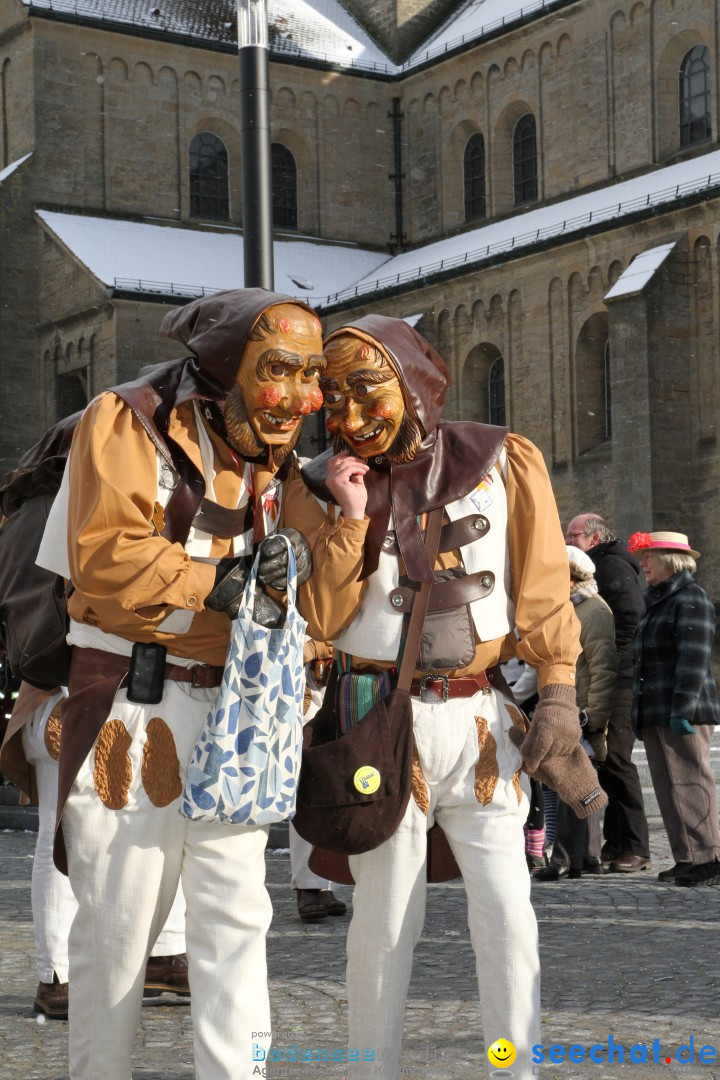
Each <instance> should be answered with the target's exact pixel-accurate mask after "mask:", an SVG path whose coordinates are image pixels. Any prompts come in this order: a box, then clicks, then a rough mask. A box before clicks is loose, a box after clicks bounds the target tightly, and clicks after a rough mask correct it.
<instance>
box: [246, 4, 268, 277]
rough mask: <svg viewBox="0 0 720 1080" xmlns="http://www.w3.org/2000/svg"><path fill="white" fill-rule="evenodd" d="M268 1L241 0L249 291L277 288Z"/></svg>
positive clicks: (247, 274)
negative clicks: (274, 249) (275, 273)
mask: <svg viewBox="0 0 720 1080" xmlns="http://www.w3.org/2000/svg"><path fill="white" fill-rule="evenodd" d="M268 44H269V42H268V20H267V0H238V59H239V61H240V127H241V133H242V197H243V250H244V271H245V288H253V287H260V288H262V289H271V290H272V289H273V288H274V270H273V221H272V155H271V150H270V65H269V62H268Z"/></svg>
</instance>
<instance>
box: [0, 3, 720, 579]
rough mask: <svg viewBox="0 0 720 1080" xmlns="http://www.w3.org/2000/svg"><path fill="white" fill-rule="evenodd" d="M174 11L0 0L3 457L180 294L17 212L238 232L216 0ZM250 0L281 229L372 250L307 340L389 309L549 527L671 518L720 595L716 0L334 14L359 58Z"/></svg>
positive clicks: (117, 372)
mask: <svg viewBox="0 0 720 1080" xmlns="http://www.w3.org/2000/svg"><path fill="white" fill-rule="evenodd" d="M483 4H486V5H487V10H488V14H489V15H491V14H493V12H494V11H496V10H497V7H498V5H497V3H495V0H483V3H481V4H480V5H471V7H473V8H477V9H479V10H481V9H482V8H483ZM189 6H193V5H189V4H186V3H184V0H179V2H178V3H176V4H174V5H167V4H166V7H168V9H169V8H170V7H174V8H175V9H183V8H185V7H189ZM197 6H202V7H207V8H208V9H210V10H211V14H212V17H210V16H208V19H207V20H206V22H205V23H203V24H202V25H201V26H200V27H199V28H196V31H195V32H193V33H192V34H190V33H188V32H186V30H185V29H183V27H179V26H175V25H174V24H173V22H172V19H170V17H169V16H168V17H167V18H165V17H164V13H163V5H162V2H161V3H159V6H158V7H157V8H155V9H153V11H157V12H158V13H159V15H158V25H157V26H155V25H148V24H147V18H146V17H145V16H143V19H140V18H139V17H138V18H137V19H135V18H134V17H133V15H132V12H133V10H134V9H135V8H136V7H137V9H138V11H139V10H140V8H141V5H140V4H139V3H138V4H137V5H135V4H133V3H132V2H131V0H129V2H125V3H120V0H105V2H102V0H98V2H96V3H91V2H90V0H84V2H80V0H78V2H77V3H75V2H72V3H71V2H69V0H54V2H53V0H44V2H43V3H39V4H33V5H30V4H29V3H26V2H23V0H0V76H1V90H2V160H1V161H0V170H1V171H0V228H1V229H2V244H0V362H1V364H2V379H1V380H0V410H1V415H2V418H3V423H2V430H0V457H2V467H3V468H9V467H10V466H11V465H12V464H13V463H14V461H15V460H16V458H17V456H18V455H19V453H20V452H21V451H22V450H23V449H25V448H26V447H27V446H28V445H29V444H30V443H31V442H32V441H34V439H35V438H36V437H37V436H38V435H39V434H40V433H41V432H42V431H43V430H44V428H45V427H47V426H48V425H49V424H51V423H52V422H53V421H54V420H55V419H56V418H57V417H59V416H60V415H64V414H65V413H67V412H69V411H73V410H74V409H75V408H78V407H81V406H82V404H83V403H84V402H85V401H87V400H88V399H89V398H90V397H91V396H93V395H94V394H96V393H98V392H99V391H100V390H101V389H103V388H104V387H106V386H109V385H112V384H113V383H116V382H119V381H122V380H124V379H127V378H130V377H133V376H134V375H135V374H136V373H137V371H138V369H139V368H140V367H141V366H142V365H143V364H146V363H150V362H156V361H159V360H162V359H166V358H169V357H171V356H174V355H176V353H177V349H176V347H175V346H173V345H172V344H171V343H169V342H166V341H163V339H161V338H160V337H159V336H158V334H157V328H158V326H159V323H160V321H161V319H162V317H163V315H164V314H165V312H166V311H167V310H168V309H169V308H170V307H172V306H175V305H177V303H179V302H182V299H183V298H187V297H186V296H185V297H180V298H179V297H178V295H175V294H174V293H173V290H172V288H171V287H169V286H168V288H167V289H165V291H163V289H162V288H159V287H153V288H148V287H147V286H146V285H143V282H142V281H141V280H137V281H128V280H118V279H114V280H113V281H111V282H109V281H108V280H99V278H98V276H97V275H96V274H95V273H93V272H92V271H91V270H90V269H89V268H88V266H87V265H86V264H84V263H83V261H82V260H81V259H79V258H78V256H77V253H76V252H75V251H74V250H73V249H72V247H71V246H69V245H68V244H67V243H65V242H63V241H61V240H60V239H58V236H57V235H56V233H55V232H53V230H52V229H50V228H48V227H47V222H46V219H45V218H43V217H42V214H43V212H45V211H49V212H58V211H61V212H62V213H64V214H67V213H72V214H73V215H79V216H82V215H92V216H94V217H98V218H105V219H107V220H113V221H117V220H120V219H122V220H124V221H125V220H127V221H132V222H141V223H146V224H148V223H152V224H155V225H157V224H161V225H164V226H166V227H168V228H170V227H172V228H184V229H188V230H193V231H194V232H197V231H198V230H200V231H204V232H207V233H212V234H213V235H215V234H217V233H219V232H222V233H232V234H240V232H241V229H242V220H243V219H242V205H241V190H240V188H241V183H240V156H241V155H240V127H239V92H238V78H237V63H238V61H237V53H236V51H235V48H234V44H233V41H232V33H233V32H234V29H233V30H231V29H230V28H229V27H230V25H231V19H232V11H233V9H234V6H235V5H234V2H230V0H228V2H225V0H216V2H215V3H214V4H208V5H197ZM276 6H277V8H278V10H280V15H278V13H277V11H276V10H275V9H274V6H273V3H272V0H271V2H270V4H269V8H270V16H271V42H272V45H271V85H272V138H273V143H274V144H275V147H274V162H275V165H276V168H277V170H278V171H277V177H278V183H277V191H276V193H275V196H274V198H275V201H276V214H277V216H276V222H277V230H278V232H277V235H278V236H279V237H280V236H282V237H283V238H286V239H287V238H290V239H292V238H293V237H295V238H297V239H298V240H299V239H300V238H302V239H303V240H304V241H307V240H310V241H312V242H313V243H315V244H316V251H317V256H316V257H317V258H318V259H323V258H326V257H328V252H332V250H333V247H332V245H334V244H344V245H348V244H352V245H356V246H357V247H358V248H360V249H363V250H365V251H369V252H372V251H376V252H381V253H385V254H386V255H387V256H388V257H389V261H388V262H386V263H383V265H382V266H380V268H379V270H378V271H377V274H376V283H375V284H372V283H370V285H369V284H368V283H367V282H365V283H364V284H361V285H360V286H357V287H356V288H354V289H353V288H352V282H349V283H346V284H347V285H348V286H349V287H347V288H343V289H340V290H339V293H338V295H337V296H335V295H331V296H329V297H324V298H322V299H321V300H319V301H318V302H317V303H316V307H317V309H318V312H319V314H320V315H321V316H322V317H323V319H324V320H325V322H326V325H327V326H328V328H332V327H334V326H337V325H338V324H340V323H341V322H342V321H343V320H346V319H348V318H355V317H358V316H360V315H361V314H363V313H365V312H368V311H379V312H382V313H386V314H394V315H399V316H403V317H408V318H411V319H412V320H413V321H414V322H415V324H416V325H417V326H418V328H419V329H420V330H421V332H422V333H424V334H425V335H426V336H427V337H428V338H429V339H430V340H432V341H433V343H434V344H435V345H436V346H437V347H438V348H439V349H440V351H441V353H442V354H443V355H444V356H445V357H446V359H447V361H448V363H449V365H450V367H451V370H452V374H453V381H454V386H453V388H452V391H451V395H450V400H449V408H448V412H449V415H451V416H453V417H464V418H473V419H480V420H491V421H494V422H504V423H507V424H508V425H509V426H510V427H511V428H512V429H514V430H517V431H519V432H521V433H523V434H526V435H527V436H529V437H530V438H531V439H533V441H535V442H536V443H537V444H538V446H539V447H540V448H541V450H542V452H543V454H544V456H545V459H546V462H547V464H548V468H549V470H550V474H551V478H552V482H553V486H554V489H555V492H556V496H557V499H558V503H559V506H560V510H561V515H562V517H563V521H564V522H567V520H568V519H569V517H571V516H572V515H573V514H574V513H575V512H577V511H580V510H588V509H594V510H597V511H599V512H601V513H603V514H604V515H605V516H607V517H608V519H609V520H610V521H611V522H612V523H613V525H614V526H615V528H616V530H617V531H618V533H620V534H624V535H628V534H629V533H630V532H632V531H635V530H636V529H643V530H647V529H653V528H654V529H674V530H678V531H682V532H687V533H688V534H689V535H690V538H691V541H692V543H693V545H694V546H696V547H698V549H699V550H700V551H701V552H702V553H703V558H702V559H701V560H700V564H699V573H698V580H699V581H700V583H701V584H703V585H704V587H705V588H706V589H708V591H709V592H710V594H711V595H712V596H713V598H714V599H718V598H720V538H719V535H718V529H717V522H718V520H719V518H720V496H719V495H718V491H719V490H720V452H719V450H718V417H719V414H720V386H719V382H720V355H719V346H718V326H719V325H720V310H719V307H720V267H719V264H718V242H719V239H720V224H719V222H720V214H719V210H720V152H719V151H718V116H719V115H720V57H718V42H719V41H720V2H718V0H641V2H634V0H613V2H610V3H609V2H608V0H546V2H538V3H536V4H531V5H528V7H529V9H530V10H529V11H528V10H527V9H525V13H524V14H522V15H521V14H519V9H520V4H519V3H518V12H514V13H513V15H512V17H508V18H507V19H505V22H504V24H502V23H501V22H499V21H498V20H497V19H494V20H490V21H489V22H488V24H487V25H486V26H479V24H478V23H477V22H476V23H475V24H472V13H471V11H470V8H468V6H467V5H466V4H465V3H458V2H451V0H363V2H360V0H344V2H343V3H342V4H341V3H339V2H338V3H337V4H336V5H335V7H336V8H337V10H338V13H339V16H338V20H339V18H340V15H342V17H343V18H347V17H348V16H354V18H355V19H356V20H357V24H361V26H360V25H358V33H360V31H362V34H365V35H366V39H367V40H368V41H370V42H371V43H372V46H373V48H375V49H376V50H377V53H379V54H381V55H382V56H383V57H384V60H383V62H381V63H378V62H377V61H374V62H373V63H369V62H368V63H363V62H361V61H356V60H352V59H350V60H343V58H342V57H338V55H337V53H335V54H332V55H331V54H330V53H328V52H327V51H326V50H325V43H323V42H320V43H319V44H318V43H317V42H316V43H315V44H314V45H313V46H312V47H310V48H308V49H306V50H305V51H303V50H302V49H301V48H300V47H299V46H298V47H296V44H295V43H297V42H299V41H301V40H302V29H303V28H302V27H301V26H297V27H294V26H293V25H292V16H288V14H287V12H288V11H289V10H290V11H291V10H292V8H291V6H288V5H287V4H285V5H284V6H283V5H282V4H279V5H276ZM312 6H313V5H312V4H311V5H310V7H312ZM330 6H331V7H332V5H330ZM504 6H505V9H507V10H508V11H509V10H510V9H512V7H513V5H511V4H505V5H504ZM323 7H324V8H327V7H328V4H327V0H324V2H323ZM120 9H122V11H123V13H124V14H123V17H122V18H120V16H119V14H118V12H119V11H120ZM146 9H147V5H144V7H143V10H146ZM128 11H130V15H128V14H127V13H128ZM274 12H275V13H274ZM283 12H284V14H283ZM456 16H457V18H458V23H457V25H458V30H460V29H463V34H462V35H460V34H458V35H457V36H456V37H453V36H452V26H453V23H452V20H453V19H454V18H455V17H456ZM273 20H274V21H273ZM463 20H464V21H463ZM338 25H339V21H338ZM467 26H470V31H469V32H468V33H465V31H464V28H466V27H467ZM448 27H449V28H450V29H449V30H448V29H447V28H448ZM444 28H446V29H445V39H444V40H445V47H444V48H441V47H440V46H439V45H438V42H441V43H442V41H443V29H444ZM331 44H332V43H331ZM423 50H424V51H423ZM377 53H376V54H375V55H377ZM385 61H386V62H385ZM223 154H224V156H223ZM203 162H204V163H205V166H208V162H209V168H208V169H206V171H205V173H203V171H202V170H203ZM198 163H199V164H198ZM580 200H582V201H580ZM616 203H617V210H616V211H613V210H612V207H613V206H614V204H616ZM566 207H567V215H565V208H566ZM580 211H581V212H580ZM536 212H542V214H543V215H544V218H543V220H548V221H549V220H551V219H552V221H554V222H555V225H554V226H553V228H552V229H551V230H549V231H548V234H547V235H545V234H544V232H543V229H542V227H541V226H538V227H537V233H536V235H535V236H533V235H531V233H532V230H531V229H530V228H529V226H530V224H531V223H533V228H534V223H535V222H536V221H537V220H538V218H537V213H536ZM494 236H502V237H503V239H502V242H498V241H494V240H493V237H494ZM516 238H517V242H516ZM463 252H464V257H463ZM390 256H392V258H390ZM396 266H397V267H398V268H399V267H401V266H402V267H405V268H406V269H405V270H403V271H402V272H401V271H400V269H398V272H397V274H396V275H395V276H393V270H394V268H395V267H396ZM177 274H178V279H179V280H181V281H193V280H195V279H194V278H193V273H192V267H191V266H179V267H178V270H177ZM307 276H308V277H312V263H311V262H310V263H309V264H308V275H307ZM241 281H242V267H241V266H239V267H238V281H237V284H241ZM198 284H200V285H202V284H203V283H202V282H199V283H198ZM205 284H207V285H212V284H214V283H213V282H210V281H209V282H206V283H205ZM312 302H313V303H315V301H314V300H313V301H312ZM317 445H318V444H317V441H315V443H314V444H311V443H310V441H308V440H306V444H305V451H306V452H313V448H317Z"/></svg>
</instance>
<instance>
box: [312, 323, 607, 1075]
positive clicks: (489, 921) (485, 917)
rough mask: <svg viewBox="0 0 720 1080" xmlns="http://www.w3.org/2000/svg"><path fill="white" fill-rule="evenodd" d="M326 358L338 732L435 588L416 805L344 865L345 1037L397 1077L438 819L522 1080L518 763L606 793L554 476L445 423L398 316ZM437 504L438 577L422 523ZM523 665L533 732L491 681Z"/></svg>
mask: <svg viewBox="0 0 720 1080" xmlns="http://www.w3.org/2000/svg"><path fill="white" fill-rule="evenodd" d="M325 357H326V360H327V362H328V363H327V368H326V370H325V374H324V376H323V377H322V379H321V386H322V388H323V393H324V396H325V405H326V409H327V413H328V420H327V426H328V429H329V431H330V432H331V433H332V435H333V436H334V439H335V448H334V449H335V451H336V454H335V456H329V455H322V456H321V457H319V458H316V459H315V461H314V462H312V463H311V464H310V465H309V466H306V467H305V468H304V470H303V475H304V476H305V477H306V480H307V482H308V484H309V486H310V487H311V490H313V491H314V493H315V494H316V495H317V496H318V497H320V498H323V497H324V498H326V499H328V498H329V499H331V500H333V499H334V500H335V501H336V502H338V503H340V504H341V506H342V514H343V516H342V518H340V522H341V523H342V522H343V521H344V520H345V519H346V518H347V517H348V516H349V517H350V518H351V519H352V520H351V522H350V523H349V525H350V528H347V527H346V543H345V548H344V550H343V551H342V553H341V552H340V550H339V547H338V545H337V543H334V542H333V541H334V538H335V536H336V530H337V529H338V528H339V525H338V522H337V521H335V520H334V515H333V514H330V518H331V519H332V520H328V522H327V523H326V524H325V526H324V527H323V528H321V529H320V531H319V533H318V534H317V537H316V540H315V542H314V544H313V559H314V560H315V565H314V574H313V578H312V579H311V581H310V582H309V584H308V586H307V593H308V595H307V602H306V608H305V614H306V616H307V617H308V618H309V619H310V623H309V632H310V633H312V634H313V636H319V637H323V638H325V639H326V640H331V641H332V643H333V645H334V647H335V650H336V652H337V654H338V658H339V667H340V670H341V671H342V672H343V673H345V674H343V675H341V676H340V678H339V684H340V685H339V690H338V696H337V701H338V710H339V712H340V715H341V722H342V723H343V725H346V724H349V723H354V722H358V721H361V720H362V716H363V715H364V712H363V706H362V704H361V702H362V701H363V700H364V701H368V700H370V699H371V698H372V697H373V696H374V692H373V693H371V691H370V690H369V689H368V688H367V685H366V684H363V692H362V694H361V693H360V691H359V690H357V691H354V690H353V689H352V687H354V686H355V687H356V686H358V685H359V683H357V682H356V683H354V684H353V683H349V684H347V686H346V685H345V684H343V681H342V680H343V679H349V680H352V679H356V680H357V679H359V678H360V677H361V676H363V675H364V676H366V677H370V678H375V679H376V680H377V681H378V694H379V696H382V694H383V688H385V690H387V688H388V685H390V686H391V685H392V680H393V669H396V668H397V667H398V666H399V664H398V656H399V653H400V650H401V642H402V637H403V629H404V627H405V626H406V622H407V614H406V612H407V610H408V607H409V606H410V605H409V604H408V602H407V594H409V593H412V591H413V585H414V584H415V583H418V582H422V581H428V582H433V585H432V590H431V593H430V603H429V608H428V610H429V612H430V616H429V617H426V620H425V624H424V628H423V640H422V644H421V647H420V651H419V656H418V661H417V665H416V670H415V678H414V680H413V683H412V686H411V695H412V712H413V733H414V738H415V748H416V756H415V764H414V768H413V787H412V794H413V797H412V798H411V800H410V802H409V804H408V808H407V811H406V813H405V816H404V818H403V819H402V821H401V823H400V825H399V827H398V829H397V830H396V832H395V833H394V834H393V835H392V836H391V837H390V839H388V840H386V841H385V842H384V843H382V844H381V845H380V846H379V847H376V848H375V849H374V850H371V851H368V852H366V853H365V854H362V855H352V856H350V859H349V863H350V870H351V871H352V875H353V877H354V880H355V891H354V894H353V918H352V923H351V926H350V930H349V935H348V945H347V952H348V968H347V978H348V1004H349V1024H350V1028H349V1038H348V1045H349V1046H353V1047H363V1048H367V1049H370V1048H372V1049H373V1050H374V1061H373V1063H372V1065H371V1066H369V1072H368V1074H367V1075H368V1076H373V1077H376V1078H380V1080H396V1078H397V1076H398V1071H399V1067H400V1053H401V1046H402V1029H403V1013H404V1008H405V999H406V994H407V988H408V983H409V980H410V974H411V969H412V957H413V950H414V947H415V944H416V943H417V941H418V939H419V937H420V934H421V932H422V927H423V922H424V916H425V893H426V871H427V833H428V830H429V829H430V827H431V826H432V825H433V823H437V824H439V825H440V826H441V827H442V829H443V830H444V832H445V834H446V837H447V840H448V841H449V843H450V847H451V849H452V852H453V854H454V856H455V859H456V860H457V863H458V866H459V868H460V870H461V872H462V876H463V878H464V882H465V888H466V892H467V896H468V919H469V924H470V933H471V938H472V943H473V948H474V950H475V954H476V958H477V968H478V975H479V982H480V999H481V1008H482V1020H483V1030H484V1036H485V1045H486V1047H489V1046H490V1045H491V1044H492V1043H493V1042H494V1041H495V1040H497V1039H498V1038H500V1037H502V1038H503V1039H508V1040H510V1042H512V1043H513V1044H514V1045H515V1048H516V1050H517V1064H515V1065H513V1075H514V1076H516V1077H522V1080H529V1077H530V1076H531V1075H532V1064H531V1060H530V1050H531V1047H532V1046H533V1045H534V1044H535V1043H538V1042H539V1041H540V1038H539V1034H540V1033H539V990H540V985H539V984H540V978H539V962H538V945H537V928H536V922H535V917H534V914H533V909H532V906H531V904H530V880H529V876H528V872H527V865H526V862H525V855H524V840H523V824H524V822H525V819H526V817H527V810H528V800H527V783H526V781H525V780H523V778H522V776H521V766H522V764H523V759H524V761H525V765H526V768H527V769H528V771H530V772H532V773H533V775H535V776H537V777H539V778H540V779H544V780H548V781H550V782H551V783H552V784H553V786H554V787H556V788H558V790H560V792H561V793H563V794H562V797H563V798H564V799H567V801H568V802H569V803H571V805H572V806H573V808H574V809H575V811H576V813H577V814H578V816H586V815H587V814H589V813H591V812H592V811H594V810H599V809H601V808H602V806H603V805H604V801H605V800H604V796H603V795H602V793H601V791H600V789H599V788H598V786H597V781H596V778H595V773H594V770H593V769H592V767H591V766H590V764H589V762H588V759H587V757H586V755H585V754H584V753H583V751H582V750H581V749H580V746H579V740H580V726H579V722H578V713H577V708H576V706H575V688H574V685H573V682H574V671H575V661H576V658H577V653H578V628H577V623H576V620H575V617H574V615H573V610H572V605H571V604H570V603H569V601H568V599H567V597H568V595H569V572H568V560H567V553H566V550H565V545H564V542H563V534H562V531H561V528H560V523H559V521H558V516H557V511H556V508H555V502H554V498H553V494H552V490H551V487H550V482H549V479H548V476H547V472H546V470H545V467H544V464H543V460H542V457H541V455H540V453H539V451H538V450H537V449H536V448H535V447H534V446H533V445H532V444H531V443H529V442H528V441H527V440H525V439H523V438H521V437H520V436H517V435H511V434H509V433H508V432H507V429H505V428H497V427H490V426H488V425H484V424H477V423H469V422H467V423H466V422H454V423H451V422H446V421H442V420H441V419H440V415H441V412H442V406H443V401H444V397H445V391H446V388H447V386H448V385H449V381H450V380H449V374H448V371H447V368H446V366H445V364H444V363H443V361H442V359H441V358H440V356H438V354H437V353H436V352H435V350H434V349H433V348H432V346H431V345H429V344H428V342H426V341H425V340H424V339H423V338H422V337H421V336H420V335H419V334H418V333H417V332H416V331H415V330H413V329H412V328H411V327H410V326H408V325H407V324H406V323H405V322H404V321H403V320H400V319H392V318H386V317H384V316H378V315H368V316H366V317H364V318H362V319H360V320H359V321H358V322H354V323H351V324H349V325H346V326H343V327H341V328H340V329H338V330H336V331H334V332H333V333H332V334H331V335H330V337H329V339H328V340H327V341H326V343H325ZM338 450H339V451H340V453H337V451H338ZM439 506H442V507H444V525H443V529H442V534H441V539H440V546H439V554H438V556H437V559H436V561H435V565H434V568H433V567H431V566H430V565H429V563H428V560H427V556H426V553H425V548H424V544H423V536H422V529H423V528H424V524H425V520H426V517H427V513H428V511H430V510H432V509H434V508H436V507H439ZM433 571H434V573H433ZM408 585H410V588H407V587H406V586H408ZM398 601H399V602H398ZM403 609H405V611H404V610H403ZM512 656H517V657H518V658H519V659H522V660H524V661H525V662H526V663H529V664H531V665H532V666H533V667H535V668H537V671H538V677H539V687H540V700H539V703H538V705H537V707H536V710H535V713H534V719H533V723H532V726H531V727H530V729H529V731H528V732H527V733H526V728H525V724H524V721H523V717H522V714H521V713H520V711H519V710H518V709H517V707H515V706H514V705H513V703H512V700H511V698H510V696H509V695H508V693H507V688H506V687H505V686H504V682H503V680H502V679H501V677H500V675H499V672H498V671H497V665H499V664H500V663H501V662H503V661H505V660H508V659H510V657H512ZM343 710H346V711H347V710H349V716H346V715H345V712H344V711H343ZM365 711H366V710H365ZM361 1075H363V1076H364V1075H365V1074H364V1073H363V1072H362V1068H361V1067H360V1069H359V1071H358V1077H360V1076H361Z"/></svg>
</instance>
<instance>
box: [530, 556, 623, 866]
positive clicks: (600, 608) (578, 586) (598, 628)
mask: <svg viewBox="0 0 720 1080" xmlns="http://www.w3.org/2000/svg"><path fill="white" fill-rule="evenodd" d="M567 550H568V559H569V562H570V599H571V600H572V602H573V604H574V605H575V614H576V615H577V617H578V619H579V620H580V647H581V649H582V652H581V653H580V656H579V657H578V662H577V668H576V680H575V685H576V689H577V705H578V710H579V713H580V718H579V723H578V738H580V736H581V732H582V734H583V736H584V738H583V744H584V745H585V746H586V749H587V751H588V753H589V755H591V756H592V759H593V761H594V762H595V763H598V762H601V761H603V760H604V758H605V754H606V750H607V744H606V731H607V725H608V722H609V719H610V713H611V710H612V700H613V693H614V691H615V682H616V679H617V652H616V650H615V626H614V622H613V617H612V612H611V611H610V608H609V607H608V605H607V604H606V603H605V601H604V600H603V599H602V597H600V596H599V595H598V587H597V582H596V581H595V578H594V576H593V574H594V570H595V567H594V565H593V562H592V559H591V558H590V557H589V556H588V555H586V554H585V552H584V551H581V550H580V548H576V547H573V546H572V545H570V544H569V545H568V549H567ZM583 721H584V724H583ZM581 724H583V727H582V728H581ZM601 869H602V867H601V860H600V825H599V822H598V819H597V817H596V816H595V815H593V816H592V817H591V818H589V819H587V818H585V819H583V820H580V819H579V818H577V817H576V816H575V814H573V812H572V811H571V809H570V807H569V806H567V805H566V803H564V802H563V801H562V800H561V799H560V800H558V813H557V826H556V832H555V843H554V845H553V854H552V859H551V862H550V865H549V866H546V867H544V868H542V869H540V870H536V871H535V872H534V873H533V879H534V880H535V881H558V880H559V879H560V878H564V877H568V878H580V877H582V875H583V871H586V872H588V873H591V874H598V873H600V872H601Z"/></svg>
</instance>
